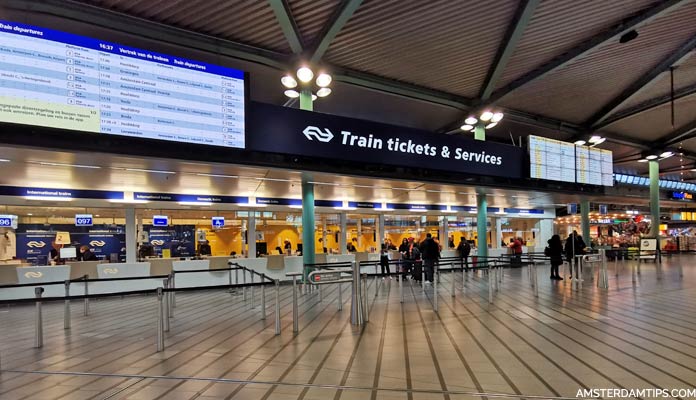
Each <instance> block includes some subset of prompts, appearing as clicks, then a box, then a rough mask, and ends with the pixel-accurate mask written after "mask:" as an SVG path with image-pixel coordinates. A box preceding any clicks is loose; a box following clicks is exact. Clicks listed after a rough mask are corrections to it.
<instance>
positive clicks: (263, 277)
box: [219, 261, 275, 282]
mask: <svg viewBox="0 0 696 400" xmlns="http://www.w3.org/2000/svg"><path fill="white" fill-rule="evenodd" d="M227 265H236V266H237V268H230V269H243V270H245V271H249V273H251V274H255V275H258V276H260V277H261V279H266V280H268V281H269V282H275V281H274V280H273V279H272V278H271V277H270V276H268V275H266V274H262V273H261V272H258V271H255V270H253V269H251V268H249V267H245V266H244V265H240V264H238V263H236V262H234V261H229V262H228V263H227ZM219 271H224V270H222V269H221V270H219Z"/></svg>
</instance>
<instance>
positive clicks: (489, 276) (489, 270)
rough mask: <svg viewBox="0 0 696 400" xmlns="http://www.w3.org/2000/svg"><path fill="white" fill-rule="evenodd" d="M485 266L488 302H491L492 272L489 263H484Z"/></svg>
mask: <svg viewBox="0 0 696 400" xmlns="http://www.w3.org/2000/svg"><path fill="white" fill-rule="evenodd" d="M486 267H487V271H488V303H490V304H493V273H492V272H491V265H490V264H486Z"/></svg>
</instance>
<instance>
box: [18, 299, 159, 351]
mask: <svg viewBox="0 0 696 400" xmlns="http://www.w3.org/2000/svg"><path fill="white" fill-rule="evenodd" d="M132 314H133V312H132V310H131V311H130V312H128V313H127V314H126V315H132ZM150 317H151V316H149V315H148V316H145V315H137V316H135V317H133V318H131V321H134V322H137V321H141V320H142V321H144V320H145V319H148V318H150ZM61 322H62V320H61ZM111 322H112V323H111V324H109V325H107V326H100V327H98V329H108V328H109V327H110V326H114V325H118V324H120V320H118V319H117V318H112V319H111ZM85 323H87V321H85ZM129 325H131V323H130V322H129ZM73 326H74V324H73ZM139 326H140V325H139ZM143 326H144V325H143ZM44 330H50V326H46V325H44ZM75 330H77V329H75ZM54 331H56V334H55V335H53V336H50V337H49V338H46V337H44V343H46V342H50V339H51V338H58V339H60V337H61V336H62V337H63V338H64V337H65V333H63V334H62V335H61V334H60V333H59V332H64V330H63V329H62V326H61V327H59V329H54ZM71 331H74V330H73V329H72V328H71ZM24 340H31V339H24ZM98 340H99V339H95V340H94V342H96V341H98ZM22 351H24V350H22ZM14 354H16V353H14ZM78 354H81V353H78Z"/></svg>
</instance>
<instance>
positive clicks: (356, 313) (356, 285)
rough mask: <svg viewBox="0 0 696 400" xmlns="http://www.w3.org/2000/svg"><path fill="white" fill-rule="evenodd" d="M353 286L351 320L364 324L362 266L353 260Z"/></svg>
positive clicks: (357, 323)
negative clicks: (361, 282) (361, 287)
mask: <svg viewBox="0 0 696 400" xmlns="http://www.w3.org/2000/svg"><path fill="white" fill-rule="evenodd" d="M352 267H353V287H352V291H351V302H350V322H351V324H353V325H362V317H363V316H362V292H361V290H360V266H359V265H358V264H357V263H356V262H355V261H353V262H352Z"/></svg>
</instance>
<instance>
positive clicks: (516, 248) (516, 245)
mask: <svg viewBox="0 0 696 400" xmlns="http://www.w3.org/2000/svg"><path fill="white" fill-rule="evenodd" d="M509 247H510V251H511V252H512V265H513V266H515V267H521V266H522V240H520V238H514V239H510V246H509Z"/></svg>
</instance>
